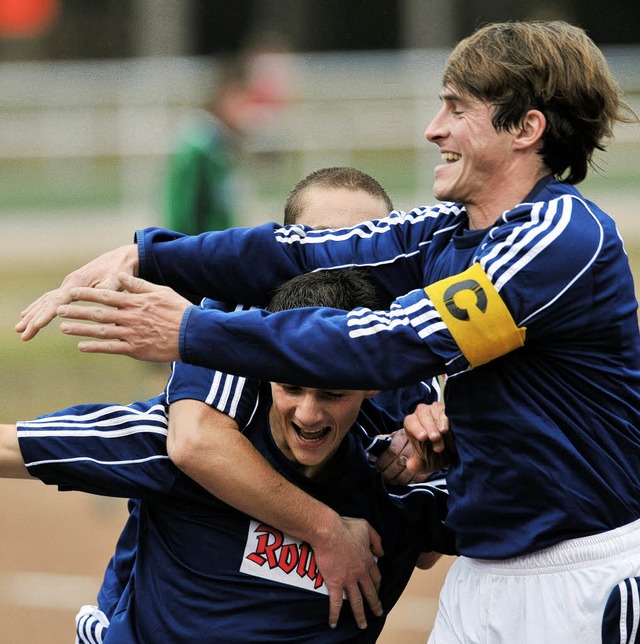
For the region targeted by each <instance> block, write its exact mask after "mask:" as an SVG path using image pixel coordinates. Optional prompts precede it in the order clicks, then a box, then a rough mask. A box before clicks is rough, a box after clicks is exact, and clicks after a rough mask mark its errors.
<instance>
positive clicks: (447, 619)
mask: <svg viewBox="0 0 640 644" xmlns="http://www.w3.org/2000/svg"><path fill="white" fill-rule="evenodd" d="M637 575H640V520H638V521H634V522H633V523H630V524H628V525H626V526H622V527H621V528H617V529H615V530H611V531H609V532H604V533H601V534H597V535H592V536H590V537H583V538H580V539H572V540H569V541H564V542H562V543H559V544H557V545H555V546H552V547H550V548H545V549H544V550H540V551H538V552H535V553H533V554H530V555H524V556H522V557H516V558H514V559H506V560H502V561H490V560H485V559H470V558H468V557H459V558H458V559H457V560H456V561H455V562H454V563H453V565H452V566H451V568H450V569H449V572H448V574H447V578H446V580H445V583H444V585H443V587H442V590H441V592H440V603H439V608H438V614H437V615H436V620H435V624H434V627H433V631H432V633H431V636H430V638H429V644H453V643H456V644H457V643H461V642H464V644H472V643H475V642H477V643H482V644H601V642H602V640H601V632H602V619H603V613H604V609H605V604H606V603H607V599H608V597H609V595H610V594H611V593H612V591H616V592H617V586H618V584H619V583H620V582H621V581H622V580H624V579H626V578H629V577H634V576H637ZM638 637H640V635H639V636H638ZM614 641H615V642H620V641H625V640H622V639H621V638H620V639H616V640H614ZM626 641H635V640H626ZM638 641H640V640H638ZM605 644H612V642H611V643H610V642H606V643H605Z"/></svg>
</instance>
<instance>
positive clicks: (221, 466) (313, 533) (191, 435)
mask: <svg viewBox="0 0 640 644" xmlns="http://www.w3.org/2000/svg"><path fill="white" fill-rule="evenodd" d="M167 450H168V453H169V456H170V457H171V459H172V460H173V461H174V463H175V464H176V465H177V466H178V467H179V468H180V469H182V470H183V471H184V472H185V473H186V474H188V475H189V476H190V477H191V478H193V479H194V480H195V481H197V482H198V483H199V484H200V485H202V486H203V487H204V488H205V489H206V490H208V491H209V492H211V493H212V494H214V495H215V496H217V497H218V498H220V499H222V500H223V501H225V502H226V503H228V504H229V505H231V506H233V507H235V508H237V509H239V510H241V511H242V512H244V513H246V514H248V515H250V516H253V517H255V518H257V519H260V520H261V521H265V522H267V523H269V524H270V525H273V526H274V527H276V528H278V529H280V530H282V531H284V532H286V533H288V534H290V535H291V536H293V537H296V538H298V539H301V540H303V541H306V542H308V543H309V544H310V545H311V547H312V548H313V550H314V552H315V556H316V562H317V564H318V568H319V569H320V571H321V572H322V575H323V577H324V580H325V582H326V584H327V587H328V588H329V593H330V612H329V624H330V625H332V626H334V625H335V624H336V623H337V620H338V615H339V613H340V608H341V606H342V601H343V591H344V592H345V593H346V595H347V598H348V599H349V602H350V604H351V607H352V610H353V612H354V616H355V619H356V621H357V623H358V624H359V625H360V626H361V627H362V628H365V627H366V618H365V614H364V605H363V600H364V601H366V602H367V603H368V604H369V606H370V608H371V610H372V611H373V612H374V614H376V615H380V614H382V606H381V604H380V601H379V599H378V595H377V589H378V587H379V583H380V573H379V571H378V568H377V565H376V563H375V560H374V558H373V556H372V553H373V554H375V555H377V556H382V554H383V553H382V549H381V543H380V538H379V536H378V535H377V533H376V532H375V531H374V530H373V528H371V526H369V524H368V523H367V522H366V521H363V520H361V519H343V518H341V517H340V516H339V515H338V514H337V513H336V512H334V511H333V510H332V509H331V508H329V507H328V506H326V505H324V504H323V503H321V502H319V501H317V500H316V499H314V498H313V497H311V496H309V495H308V494H306V493H305V492H303V491H302V490H301V489H299V488H298V487H296V486H295V485H293V484H292V483H290V482H289V481H287V480H286V479H285V478H283V477H282V476H281V475H280V474H278V473H277V472H276V471H275V470H274V469H273V468H272V467H271V466H270V465H269V464H268V463H267V461H266V460H265V459H264V458H263V457H262V455H261V454H260V453H259V452H258V451H257V450H256V449H255V448H254V447H253V445H252V444H251V443H250V442H249V441H248V440H247V438H246V437H245V436H244V435H243V434H241V433H240V432H239V431H238V426H237V424H236V423H235V422H234V421H233V420H232V419H231V418H229V417H228V416H226V415H225V414H223V413H221V412H219V411H217V410H216V409H214V408H212V407H210V406H209V405H206V404H204V403H201V402H198V401H195V400H179V401H177V402H175V403H173V404H172V405H171V407H170V413H169V435H168V440H167ZM258 481H259V484H257V482H258Z"/></svg>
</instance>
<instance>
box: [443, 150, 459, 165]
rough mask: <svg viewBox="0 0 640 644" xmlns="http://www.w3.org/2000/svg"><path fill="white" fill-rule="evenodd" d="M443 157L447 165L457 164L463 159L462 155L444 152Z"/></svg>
mask: <svg viewBox="0 0 640 644" xmlns="http://www.w3.org/2000/svg"><path fill="white" fill-rule="evenodd" d="M441 156H442V160H443V161H444V162H445V163H455V162H456V161H458V160H459V159H461V158H462V155H461V154H457V153H456V152H443V153H442V155H441Z"/></svg>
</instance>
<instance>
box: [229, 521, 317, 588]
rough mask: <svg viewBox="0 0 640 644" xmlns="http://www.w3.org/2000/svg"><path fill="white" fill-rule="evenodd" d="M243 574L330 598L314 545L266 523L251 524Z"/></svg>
mask: <svg viewBox="0 0 640 644" xmlns="http://www.w3.org/2000/svg"><path fill="white" fill-rule="evenodd" d="M240 571H241V572H243V573H246V574H247V575H253V576H254V577H260V578H262V579H270V580H271V581H277V582H280V583H282V584H288V585H289V586H295V587H296V588H304V589H306V590H312V591H314V592H316V593H322V594H323V595H328V594H329V591H328V589H327V586H326V584H325V583H324V580H323V579H322V575H321V574H320V571H319V570H318V566H317V565H316V557H315V555H314V553H313V550H312V549H311V546H310V545H309V544H308V543H306V542H305V541H300V540H298V539H294V538H293V537H290V536H289V535H287V534H285V533H284V532H281V531H280V530H276V529H275V528H272V527H271V526H269V525H267V524H266V523H259V522H258V521H251V522H250V524H249V533H248V535H247V544H246V546H245V549H244V556H243V558H242V565H241V566H240Z"/></svg>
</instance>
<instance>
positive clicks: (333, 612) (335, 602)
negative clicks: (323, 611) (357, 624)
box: [329, 588, 342, 628]
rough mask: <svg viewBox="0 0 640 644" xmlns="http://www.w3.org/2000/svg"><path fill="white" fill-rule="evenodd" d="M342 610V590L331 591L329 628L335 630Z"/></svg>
mask: <svg viewBox="0 0 640 644" xmlns="http://www.w3.org/2000/svg"><path fill="white" fill-rule="evenodd" d="M341 610H342V588H338V589H335V588H334V589H333V590H332V589H329V626H330V627H331V628H335V627H336V626H337V625H338V618H339V617H340V611H341Z"/></svg>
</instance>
